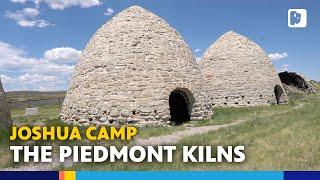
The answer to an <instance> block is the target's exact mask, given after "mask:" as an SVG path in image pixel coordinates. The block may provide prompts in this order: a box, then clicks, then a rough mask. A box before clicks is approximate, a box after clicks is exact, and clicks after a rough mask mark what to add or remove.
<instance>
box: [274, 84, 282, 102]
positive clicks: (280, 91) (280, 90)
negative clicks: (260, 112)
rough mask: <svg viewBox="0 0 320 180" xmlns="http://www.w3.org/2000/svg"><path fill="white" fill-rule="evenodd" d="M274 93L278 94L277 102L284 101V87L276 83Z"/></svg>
mask: <svg viewBox="0 0 320 180" xmlns="http://www.w3.org/2000/svg"><path fill="white" fill-rule="evenodd" d="M274 95H275V96H276V101H277V104H280V103H281V102H282V96H283V89H282V88H281V86H279V85H276V86H275V87H274Z"/></svg>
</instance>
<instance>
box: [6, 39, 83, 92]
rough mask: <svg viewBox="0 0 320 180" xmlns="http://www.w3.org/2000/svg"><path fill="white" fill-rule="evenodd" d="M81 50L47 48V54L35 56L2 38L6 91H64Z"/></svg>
mask: <svg viewBox="0 0 320 180" xmlns="http://www.w3.org/2000/svg"><path fill="white" fill-rule="evenodd" d="M59 53H61V54H59ZM80 53H81V51H79V50H76V49H74V48H70V47H61V48H54V49H51V50H47V51H46V52H45V53H44V55H43V56H44V57H41V58H32V57H26V56H27V53H26V52H25V51H23V50H21V49H19V48H16V47H14V46H12V45H10V44H8V43H4V42H1V41H0V59H1V60H0V77H1V79H2V82H3V84H5V86H6V87H7V89H6V90H44V89H46V90H49V89H50V90H65V89H66V88H67V87H68V82H69V80H70V77H71V74H72V72H73V70H74V68H75V65H74V63H75V62H76V61H77V60H78V58H79V56H80Z"/></svg>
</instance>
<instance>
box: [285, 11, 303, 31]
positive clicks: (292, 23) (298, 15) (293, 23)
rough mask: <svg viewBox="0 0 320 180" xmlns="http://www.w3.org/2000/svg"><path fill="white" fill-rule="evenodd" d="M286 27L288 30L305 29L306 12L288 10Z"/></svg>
mask: <svg viewBox="0 0 320 180" xmlns="http://www.w3.org/2000/svg"><path fill="white" fill-rule="evenodd" d="M288 26H289V27H290V28H305V27H307V10H306V9H289V10H288Z"/></svg>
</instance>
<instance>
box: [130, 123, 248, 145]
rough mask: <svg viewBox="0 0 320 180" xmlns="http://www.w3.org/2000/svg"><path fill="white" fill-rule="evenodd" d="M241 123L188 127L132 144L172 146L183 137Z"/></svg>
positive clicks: (140, 139) (137, 140)
mask: <svg viewBox="0 0 320 180" xmlns="http://www.w3.org/2000/svg"><path fill="white" fill-rule="evenodd" d="M243 122H245V121H244V120H238V121H234V122H232V123H229V124H223V125H211V126H200V127H188V128H187V129H185V130H182V131H176V132H173V133H172V134H170V135H165V136H157V137H150V138H147V139H142V138H139V139H136V140H135V142H134V143H135V145H139V146H156V145H174V144H176V143H178V142H179V141H180V140H181V139H183V138H185V137H189V136H194V135H198V134H205V133H208V132H210V131H216V130H219V129H221V128H226V127H229V126H235V125H238V124H240V123H243Z"/></svg>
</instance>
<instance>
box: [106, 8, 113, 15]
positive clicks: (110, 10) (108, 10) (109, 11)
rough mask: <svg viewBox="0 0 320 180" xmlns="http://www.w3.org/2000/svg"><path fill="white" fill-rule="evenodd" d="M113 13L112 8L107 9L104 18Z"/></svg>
mask: <svg viewBox="0 0 320 180" xmlns="http://www.w3.org/2000/svg"><path fill="white" fill-rule="evenodd" d="M113 13H114V10H113V9H112V8H108V9H107V11H106V12H105V13H104V15H105V16H111V15H112V14H113Z"/></svg>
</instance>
